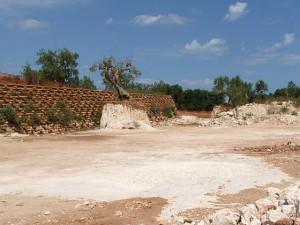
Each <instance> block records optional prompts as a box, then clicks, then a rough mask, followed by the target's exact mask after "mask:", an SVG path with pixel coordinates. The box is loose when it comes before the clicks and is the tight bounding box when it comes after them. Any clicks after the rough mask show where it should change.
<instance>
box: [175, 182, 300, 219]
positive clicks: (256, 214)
mask: <svg viewBox="0 0 300 225" xmlns="http://www.w3.org/2000/svg"><path fill="white" fill-rule="evenodd" d="M299 205H300V184H297V185H295V186H292V187H290V188H287V189H286V190H284V191H280V190H279V189H277V188H269V189H268V197H267V198H265V199H260V200H258V201H256V202H255V203H254V204H249V205H246V206H244V207H242V208H239V209H236V208H235V209H222V210H218V211H217V212H216V213H214V214H212V215H209V216H207V217H206V218H205V219H203V220H201V221H192V220H190V219H189V220H185V219H183V218H176V219H177V221H174V222H173V224H176V225H182V224H184V225H300V207H299Z"/></svg>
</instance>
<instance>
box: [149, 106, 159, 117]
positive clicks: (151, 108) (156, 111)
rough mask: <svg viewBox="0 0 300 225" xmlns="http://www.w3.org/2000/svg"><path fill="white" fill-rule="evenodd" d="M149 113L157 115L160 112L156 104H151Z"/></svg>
mask: <svg viewBox="0 0 300 225" xmlns="http://www.w3.org/2000/svg"><path fill="white" fill-rule="evenodd" d="M150 113H151V114H152V115H158V114H159V113H160V108H159V107H158V106H155V105H152V106H151V107H150Z"/></svg>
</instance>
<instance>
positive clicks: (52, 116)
mask: <svg viewBox="0 0 300 225" xmlns="http://www.w3.org/2000/svg"><path fill="white" fill-rule="evenodd" d="M47 120H48V122H50V123H57V122H58V121H59V118H58V116H57V113H56V110H55V108H54V107H52V108H49V109H48V110H47Z"/></svg>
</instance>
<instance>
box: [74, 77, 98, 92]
mask: <svg viewBox="0 0 300 225" xmlns="http://www.w3.org/2000/svg"><path fill="white" fill-rule="evenodd" d="M78 86H79V87H80V88H85V89H91V90H96V89H97V87H96V85H95V84H94V81H93V80H91V78H89V77H87V76H84V77H83V78H82V79H80V80H79V85H78Z"/></svg>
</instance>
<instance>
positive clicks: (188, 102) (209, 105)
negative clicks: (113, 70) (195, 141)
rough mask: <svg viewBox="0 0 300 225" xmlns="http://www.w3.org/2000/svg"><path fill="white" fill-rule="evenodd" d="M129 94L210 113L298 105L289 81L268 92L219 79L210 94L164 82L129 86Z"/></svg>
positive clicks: (299, 97) (261, 85)
mask: <svg viewBox="0 0 300 225" xmlns="http://www.w3.org/2000/svg"><path fill="white" fill-rule="evenodd" d="M127 88H128V89H129V90H130V91H131V92H148V93H154V94H155V93H157V94H166V95H171V96H172V97H173V98H174V100H175V102H176V106H177V108H178V109H182V110H212V109H213V107H214V106H215V105H219V104H228V105H230V106H232V107H235V106H238V105H243V104H247V103H252V102H261V103H263V102H269V101H273V100H280V101H281V100H282V101H285V100H293V101H295V102H298V103H299V102H300V87H299V86H297V85H296V84H295V83H294V82H292V81H290V82H289V83H288V85H287V87H286V88H281V89H277V90H276V91H275V92H274V93H271V92H269V91H268V85H267V83H266V82H265V81H263V80H259V81H257V82H256V83H255V84H252V83H248V82H245V81H243V80H242V79H241V77H240V76H235V77H233V78H229V77H227V76H220V77H217V78H216V79H215V80H214V86H213V89H212V90H211V91H209V90H201V89H193V90H191V89H187V90H184V89H183V88H182V87H181V86H180V85H178V84H175V85H171V84H167V83H165V82H163V81H159V82H155V83H153V84H140V83H132V84H131V85H129V86H128V87H127Z"/></svg>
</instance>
